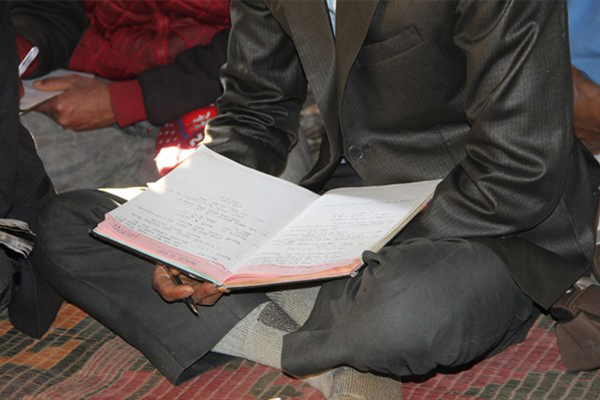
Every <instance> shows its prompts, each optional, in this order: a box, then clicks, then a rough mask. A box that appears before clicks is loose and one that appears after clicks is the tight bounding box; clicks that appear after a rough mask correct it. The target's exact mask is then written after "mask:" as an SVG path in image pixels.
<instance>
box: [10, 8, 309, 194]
mask: <svg viewBox="0 0 600 400" xmlns="http://www.w3.org/2000/svg"><path fill="white" fill-rule="evenodd" d="M10 6H11V14H12V18H13V21H14V24H15V27H16V31H17V33H18V36H17V43H18V45H19V50H20V54H21V57H23V56H24V55H25V54H26V52H27V51H28V50H29V49H30V48H31V46H32V45H35V46H37V47H39V49H40V53H39V57H38V59H39V62H37V63H35V65H34V66H32V68H30V69H29V70H28V71H27V72H26V77H27V78H36V77H39V76H42V75H44V74H46V73H48V72H51V71H53V70H55V69H57V68H68V69H70V70H73V71H79V72H88V73H91V74H93V75H95V76H96V77H97V78H98V79H95V78H90V77H82V76H78V75H69V76H65V77H57V78H48V79H44V80H40V81H37V82H35V83H34V87H35V88H37V89H39V90H64V93H62V94H60V95H58V96H56V97H54V98H53V99H51V100H49V101H46V102H45V103H43V104H41V105H40V106H38V107H37V108H36V112H29V113H26V114H25V115H24V116H23V117H22V121H23V124H24V125H25V126H26V127H27V128H28V129H29V130H30V131H31V132H32V134H33V135H34V137H35V140H36V144H37V147H38V151H39V153H40V156H41V158H42V160H43V161H44V164H45V166H46V169H47V171H48V174H49V175H50V178H51V179H52V181H53V183H54V185H55V187H56V190H57V191H58V192H63V191H67V190H72V189H76V188H97V187H124V186H135V185H144V184H146V183H147V182H151V181H154V180H156V179H157V178H158V176H159V173H158V170H157V167H156V164H155V161H154V159H153V157H154V153H155V148H156V135H157V133H158V132H159V127H160V126H162V125H164V124H166V123H169V122H171V121H174V120H176V119H178V118H180V117H182V116H183V115H185V114H186V113H189V112H192V111H193V110H196V109H199V108H202V107H206V106H208V105H209V104H211V103H213V102H214V101H215V100H216V98H217V97H218V95H219V94H220V93H221V86H220V82H219V69H220V67H221V66H222V64H223V63H224V62H225V59H226V50H227V39H228V33H229V31H228V28H229V24H230V23H229V2H228V1H224V0H209V1H205V0H193V1H185V2H179V1H173V2H154V1H132V2H120V1H101V2H100V1H89V0H84V1H69V2H65V1H43V2H39V1H14V2H10ZM305 152H306V154H308V151H305ZM304 160H306V156H305V159H304ZM302 162H306V161H302ZM294 168H296V167H295V166H291V167H290V169H289V170H290V171H291V170H293V169H294ZM298 168H302V169H303V170H306V169H308V166H305V165H300V166H299V167H298ZM296 175H299V174H296ZM299 178H300V176H296V177H295V178H290V179H295V180H296V181H297V180H299Z"/></svg>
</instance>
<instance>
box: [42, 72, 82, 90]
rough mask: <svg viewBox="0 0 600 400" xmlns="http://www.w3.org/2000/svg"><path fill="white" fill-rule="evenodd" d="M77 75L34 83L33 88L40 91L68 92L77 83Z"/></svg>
mask: <svg viewBox="0 0 600 400" xmlns="http://www.w3.org/2000/svg"><path fill="white" fill-rule="evenodd" d="M76 77H77V76H76V75H65V76H56V77H51V78H45V79H40V80H37V81H34V82H33V87H34V88H35V89H38V90H46V91H50V90H67V89H69V88H70V87H71V86H73V83H75V81H76Z"/></svg>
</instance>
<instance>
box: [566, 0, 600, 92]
mask: <svg viewBox="0 0 600 400" xmlns="http://www.w3.org/2000/svg"><path fill="white" fill-rule="evenodd" d="M567 7H568V11H569V41H570V45H571V63H572V64H573V65H574V66H575V67H577V69H579V70H581V71H583V72H584V73H585V74H587V75H588V76H589V77H590V78H591V79H592V80H593V81H594V82H596V83H600V0H568V2H567Z"/></svg>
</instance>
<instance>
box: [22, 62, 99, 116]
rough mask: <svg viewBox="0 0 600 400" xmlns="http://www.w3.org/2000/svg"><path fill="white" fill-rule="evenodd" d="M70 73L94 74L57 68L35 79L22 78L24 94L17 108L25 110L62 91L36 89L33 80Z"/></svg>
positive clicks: (91, 76)
mask: <svg viewBox="0 0 600 400" xmlns="http://www.w3.org/2000/svg"><path fill="white" fill-rule="evenodd" d="M70 74H76V75H81V76H85V77H88V78H93V77H94V75H92V74H88V73H85V72H77V71H69V70H66V69H57V70H55V71H52V72H50V73H49V74H47V75H44V76H41V77H38V78H35V79H24V80H23V81H22V82H23V90H24V95H23V97H21V101H20V102H19V109H20V110H21V111H27V110H29V109H31V108H33V107H35V106H37V105H38V104H40V103H42V102H44V101H46V100H48V99H51V98H52V97H54V96H56V95H58V94H60V93H62V92H63V91H62V90H52V91H42V90H37V89H35V88H34V87H33V82H35V81H39V80H42V79H45V78H51V77H58V76H65V75H70Z"/></svg>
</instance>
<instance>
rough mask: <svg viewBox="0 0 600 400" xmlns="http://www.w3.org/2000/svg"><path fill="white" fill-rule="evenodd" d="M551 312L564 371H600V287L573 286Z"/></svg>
mask: <svg viewBox="0 0 600 400" xmlns="http://www.w3.org/2000/svg"><path fill="white" fill-rule="evenodd" d="M550 311H551V314H552V316H553V317H554V319H555V320H556V338H557V341H558V347H559V350H560V355H561V357H562V359H563V362H564V363H565V366H566V367H567V370H568V371H586V370H592V369H596V368H600V286H594V285H592V286H588V287H586V288H583V289H582V288H578V287H574V288H573V289H571V290H570V291H568V292H567V293H565V294H564V295H563V296H562V297H561V298H560V299H559V300H558V301H557V302H556V303H555V304H554V305H553V306H552V309H551V310H550Z"/></svg>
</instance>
